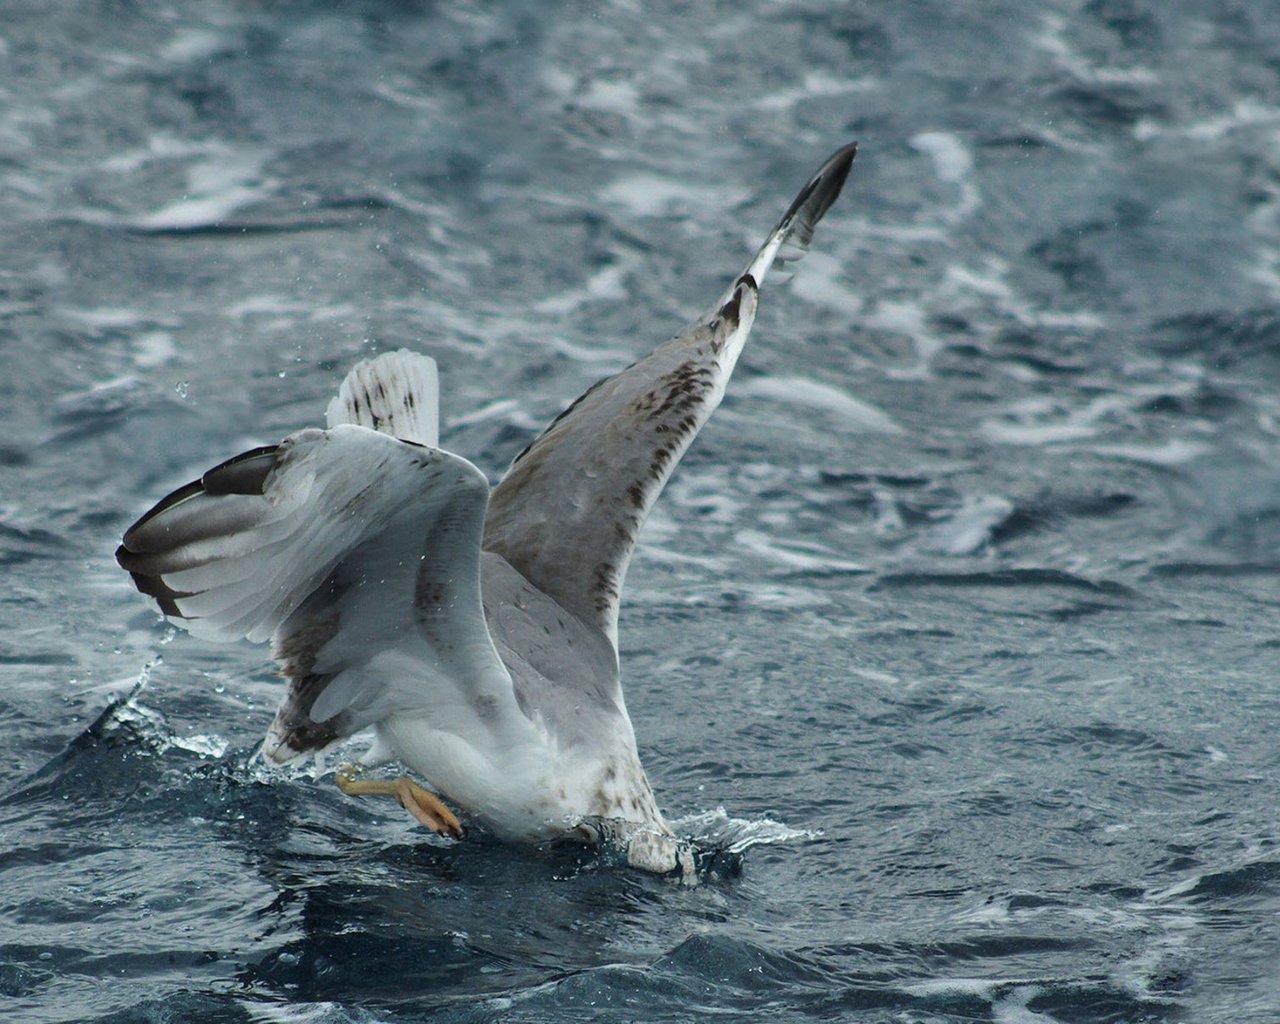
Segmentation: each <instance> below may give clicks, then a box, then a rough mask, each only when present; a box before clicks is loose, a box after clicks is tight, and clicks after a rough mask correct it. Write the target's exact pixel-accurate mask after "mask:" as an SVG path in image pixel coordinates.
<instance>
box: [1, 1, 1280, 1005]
mask: <svg viewBox="0 0 1280 1024" xmlns="http://www.w3.org/2000/svg"><path fill="white" fill-rule="evenodd" d="M1278 11H1280V8H1276V7H1275V6H1274V5H1272V4H1269V3H1264V2H1261V0H1254V2H1246V3H1241V4H1237V5H1234V6H1232V7H1230V8H1227V9H1219V8H1216V7H1214V5H1205V4H1201V3H1194V2H1191V0H1173V2H1169V3H1163V4H1157V3H1154V2H1144V0H1087V2H1066V0H1052V2H1048V3H1042V4H1032V5H1028V4H1015V3H993V4H984V5H955V4H942V3H928V4H901V5H896V6H891V5H879V4H875V5H872V4H859V3H835V2H831V3H815V2H810V3H763V2H759V3H746V4H743V3H737V4H724V5H720V4H704V5H680V4H662V3H655V4H638V3H626V2H616V3H611V4H603V5H570V6H568V7H563V8H557V7H553V5H542V4H535V3H523V4H521V3H512V4H507V5H469V4H432V3H410V2H401V3H395V2H389V0H388V2H374V0H367V2H363V3H352V4H347V5H341V6H339V5H332V4H326V3H318V2H317V3H303V2H299V3H280V4H258V3H250V2H242V3H231V2H200V3H194V2H190V3H179V4H167V5H161V4H155V3H149V2H137V3H130V4H119V3H98V4H95V3H82V4H47V3H35V2H25V3H24V2H22V0H12V2H9V3H7V4H6V5H5V7H4V10H3V12H0V221H2V223H3V229H4V238H5V244H4V245H3V246H0V371H2V372H0V409H3V416H4V426H5V429H4V435H3V438H0V564H2V565H3V566H4V570H5V575H4V587H3V589H2V591H0V727H2V729H3V732H2V733H0V735H2V736H3V739H0V750H3V753H4V757H3V759H0V780H2V781H3V784H4V786H3V796H0V1019H4V1020H6V1021H8V1020H15V1021H23V1022H27V1021H31V1022H36V1021H39V1022H46V1021H48V1022H52V1021H92V1022H98V1024H105V1022H108V1021H110V1022H113V1024H125V1022H128V1024H135V1022H143V1021H166V1022H178V1021H244V1022H249V1021H255V1022H257V1021H270V1022H276V1021H289V1022H306V1024H313V1022H316V1024H318V1022H324V1024H349V1022H361V1024H366V1022H379V1024H383V1022H387V1024H393V1022H394V1024H400V1022H413V1021H425V1020H433V1021H434V1020H443V1021H491V1020H502V1021H579V1020H580V1021H588V1020H590V1021H596V1020H599V1021H615V1020H618V1021H622V1020H637V1021H682V1022H683V1021H694V1020H699V1021H700V1020H704V1019H706V1018H708V1017H711V1016H713V1015H720V1016H722V1017H724V1018H726V1019H732V1020H759V1021H800V1020H814V1019H816V1020H840V1021H867V1022H871V1021H877V1022H878V1021H913V1022H929V1024H941V1022H960V1021H966V1022H967V1021H996V1022H1001V1024H1032V1022H1035V1024H1049V1022H1064V1024H1065V1022H1094V1021H1117V1022H1119V1021H1125V1022H1129V1021H1154V1022H1183V1021H1186V1022H1191V1021H1196V1022H1200V1021H1221V1022H1228V1021H1229V1022H1240V1021H1259V1022H1263V1021H1275V1020H1278V1019H1280V845H1278V839H1280V796H1278V794H1280V743H1278V742H1277V739H1276V736H1277V726H1278V725H1280V684H1278V676H1280V671H1278V669H1277V666H1278V665H1280V615H1278V612H1280V555H1278V554H1277V552H1278V550H1280V70H1278V69H1280V14H1278V13H1277V12H1278ZM850 138H857V139H859V141H860V142H861V151H860V155H859V158H858V164H857V167H856V168H855V171H854V176H853V179H852V180H851V182H850V185H849V187H848V188H847V189H846V192H845V195H844V196H843V197H842V199H841V200H840V203H839V204H838V205H837V206H836V207H835V208H834V209H833V210H832V211H831V213H830V214H829V216H828V219H827V220H826V221H825V222H824V223H823V225H822V230H821V231H820V232H819V236H818V239H817V242H816V244H815V249H814V251H813V253H812V254H811V256H810V257H809V258H808V259H807V260H806V261H805V262H804V263H802V264H800V265H799V266H798V267H797V268H796V272H795V275H794V279H793V280H792V281H791V283H790V284H785V283H782V282H778V281H775V280H773V279H771V280H770V282H769V283H768V286H767V287H766V290H765V294H764V296H763V297H762V303H761V314H760V317H759V320H758V321H757V325H756V332H755V335H754V337H753V341H752V344H751V346H750V347H749V348H748V350H747V352H746V354H745V356H744V358H743V361H742V364H741V365H740V367H739V372H738V376H737V378H736V379H735V381H734V382H733V385H732V387H731V388H730V393H729V396H728V399H727V400H726V403H725V405H724V407H723V408H722V409H721V410H720V412H719V413H718V414H717V417H716V419H715V420H714V421H713V422H712V424H711V425H710V427H709V428H708V429H707V430H706V432H705V433H704V435H703V436H702V437H701V438H700V439H699V441H698V443H697V444H696V445H695V447H694V449H693V450H692V451H691V453H690V454H689V456H688V458H687V460H686V462H685V464H684V465H683V467H682V468H681V470H680V472H679V474H678V475H677V477H676V479H675V480H674V481H673V484H672V486H671V487H670V489H669V490H668V492H667V494H666V496H665V497H664V499H663V501H662V503H661V504H660V506H659V508H658V510H657V512H656V513H655V515H654V517H653V518H652V519H651V521H650V523H649V525H648V527H647V528H646V532H645V536H644V539H643V543H642V547H641V551H640V553H639V555H638V557H637V559H636V561H635V563H634V565H633V567H632V570H631V573H630V576H629V579H628V595H627V604H626V607H625V610H624V614H623V618H622V623H621V645H622V654H623V664H624V675H625V680H626V685H627V693H628V701H629V704H630V707H631V711H632V716H633V718H634V720H635V723H636V729H637V733H638V735H639V738H640V743H641V751H642V755H643V756H644V758H645V760H646V764H647V765H648V768H649V773H650V776H651V778H652V779H653V781H654V784H655V788H656V789H657V791H658V793H659V796H660V799H661V800H662V802H663V805H664V807H665V809H666V811H667V812H668V814H669V815H670V816H671V817H673V818H675V819H678V820H679V821H680V822H681V823H682V824H683V826H684V827H685V828H686V829H687V830H688V831H690V832H701V833H703V834H706V835H713V836H715V837H717V838H718V839H719V840H720V841H722V842H725V843H733V842H735V841H736V842H737V844H738V846H739V848H741V849H743V850H744V851H745V852H743V853H742V855H741V859H740V862H739V866H740V871H739V872H738V873H736V874H733V873H732V872H728V874H730V875H732V877H721V878H719V879H712V880H709V881H708V883H707V884H704V885H701V886H698V887H695V888H688V887H680V886H676V885H673V884H671V883H669V882H665V881H663V880H661V879H656V878H651V877H648V876H644V875H639V874H636V873H634V872H629V871H626V870H620V869H616V868H612V867H609V866H608V865H606V864H603V863H601V862H600V861H599V860H597V859H595V858H593V857H592V855H590V854H589V853H586V852H583V851H575V850H556V851H522V850H516V849H511V848H507V847H503V846H501V845H499V844H497V843H496V842H493V841H491V840H489V839H486V838H485V837H484V835H483V834H480V833H479V832H477V831H475V830H473V831H472V833H471V835H470V836H469V838H468V839H467V840H466V841H465V842H463V843H461V844H457V845H450V844H447V843H445V842H443V841H437V840H435V839H433V838H431V837H429V836H426V835H424V834H423V833H422V832H421V831H420V830H415V829H414V828H412V827H411V823H410V822H409V821H408V819H407V816H404V815H402V814H400V813H399V812H398V811H397V810H396V809H395V808H393V807H390V806H378V805H376V804H373V803H369V802H364V803H360V802H355V801H350V800H347V799H346V798H344V797H342V796H341V795H340V794H338V793H337V792H336V790H335V789H334V788H333V786H332V785H331V784H330V782H329V780H327V779H321V780H319V781H314V780H312V779H311V778H309V777H307V776H306V775H301V776H299V777H296V778H286V777H283V776H280V775H272V774H268V773H266V772H265V771H264V770H263V769H262V768H261V767H259V766H258V765H257V764H256V763H253V762H252V761H251V760H250V756H251V754H252V751H253V749H254V746H255V744H256V743H257V742H258V740H259V738H260V737H261V735H262V733H263V731H264V729H265V727H266V724H267V722H268V720H269V718H270V714H271V710H272V708H273V707H274V704H275V701H276V699H277V696H278V693H277V684H276V683H275V682H274V680H273V678H272V673H271V670H270V668H269V667H268V666H267V665H266V664H265V663H264V661H263V652H262V651H261V650H260V649H257V648H251V647H248V646H247V645H246V646H243V647H232V648H218V647H213V646H210V645H205V644H201V643H198V642H195V641H191V640H189V639H188V638H186V637H185V636H183V635H179V636H177V637H174V636H173V634H172V633H171V631H170V630H169V629H168V628H167V627H166V626H165V625H164V624H162V623H160V622H158V621H157V619H156V616H155V615H154V614H153V613H152V612H151V611H150V610H149V609H148V608H147V607H146V605H145V604H144V602H143V601H142V600H141V599H140V598H139V597H138V596H137V595H136V594H135V593H133V592H132V590H131V588H130V586H129V585H128V582H127V579H126V578H125V577H124V575H123V574H122V573H121V572H119V571H118V570H117V569H116V568H115V566H114V564H113V561H112V557H111V555H112V551H113V549H114V546H115V544H116V543H117V539H118V536H119V534H120V531H121V530H122V529H123V528H124V527H125V526H126V525H127V524H128V523H129V522H131V521H132V519H133V518H134V517H136V515H138V514H139V513H140V512H141V511H142V510H143V509H145V508H146V506H147V505H148V504H149V503H150V502H151V501H152V500H154V499H155V498H156V497H158V496H159V495H160V494H162V493H164V491H165V490H166V489H168V488H170V487H172V486H175V485H177V484H179V483H182V482H183V481H185V480H187V479H189V478H190V477H191V476H192V475H193V474H194V473H196V472H199V471H201V470H202V469H204V468H206V467H207V466H209V465H212V464H213V463H215V462H217V461H219V460H221V459H223V458H225V457H226V456H228V455H231V454H233V453H234V452H236V451H239V450H241V449H243V448H245V447H248V446H250V445H253V444H259V443H263V442H268V441H274V440H277V439H278V438H279V437H281V436H282V435H283V434H284V433H286V432H288V431H290V430H293V429H295V428H297V427H300V426H303V425H307V424H313V423H316V422H318V421H319V420H320V419H321V417H322V413H323V409H324V405H325V403H326V402H327V400H328V397H329V394H330V393H331V391H332V390H333V388H334V387H336V384H337V382H338V380H339V379H340V378H341V376H342V374H343V373H344V372H345V370H346V368H347V367H348V366H349V365H350V364H351V363H352V362H354V361H355V360H356V359H357V358H359V357H360V356H361V355H363V354H366V353H368V352H369V351H372V350H376V349H379V348H394V347H399V346H406V345H407V346H410V347H413V348H417V349H420V350H422V351H426V352H429V353H431V354H432V355H434V356H435V357H436V358H437V359H438V360H439V362H440V364H441V367H442V382H443V387H444V421H445V422H444V426H445V430H444V440H445V443H446V445H447V446H448V447H450V448H452V449H453V450H455V451H458V452H460V453H461V454H464V455H466V456H467V457H469V458H471V459H473V460H475V461H476V462H477V463H478V464H479V465H481V466H482V467H483V468H484V469H485V470H486V471H488V472H490V473H491V475H494V476H495V477H496V475H497V474H499V473H500V472H501V470H502V468H503V467H504V466H505V464H506V462H507V461H508V460H509V459H510V458H511V456H512V455H513V454H514V453H515V452H517V451H519V450H520V448H521V447H522V446H523V445H524V444H525V443H526V442H527V441H528V439H529V437H530V435H531V432H532V431H534V430H535V429H537V427H538V425H539V424H541V423H543V422H545V421H546V420H547V419H548V418H549V417H551V416H552V415H554V414H555V413H556V412H557V411H558V410H559V409H560V408H561V407H562V406H563V405H564V404H565V403H566V402H567V401H569V400H570V399H572V398H573V397H574V396H575V395H576V394H577V393H578V392H579V391H580V390H582V389H583V388H584V387H585V386H587V385H588V384H590V383H591V382H592V381H593V380H595V379H596V378H597V377H599V376H601V375H603V374H605V373H608V372H611V371H613V370H615V369H617V368H619V367H621V366H623V365H625V364H626V363H627V362H629V361H630V360H632V359H633V358H635V357H636V356H637V355H639V354H642V353H643V352H644V351H646V350H647V348H648V347H649V346H651V345H652V344H654V343H656V342H658V341H661V340H663V339H665V338H666V337H667V336H669V335H670V334H672V333H673V332H674V331H675V330H676V329H678V327H679V326H680V325H681V324H682V323H683V322H684V321H685V320H686V319H688V318H689V317H690V316H691V315H693V314H695V313H697V312H699V311H700V310H701V309H702V308H703V306H705V305H706V304H707V303H708V302H709V301H710V300H711V299H712V298H713V297H714V296H716V295H717V294H718V293H719V292H720V290H721V289H722V287H723V286H724V285H725V284H726V283H727V281H729V280H730V279H731V277H732V276H733V275H734V274H735V273H737V272H738V270H739V269H740V268H741V267H742V266H743V265H745V261H746V259H747V257H748V256H749V254H750V252H751V251H752V250H753V249H754V247H755V245H756V244H758V243H759V241H760V240H761V238H762V237H763V233H764V232H765V230H767V228H768V226H769V225H770V224H771V223H772V222H773V220H774V219H775V218H776V216H777V215H778V214H779V213H780V212H781V210H782V209H783V208H784V207H785V206H786V204H787V203H788V202H789V201H790V199H791V197H792V195H793V194H794V192H795V190H796V189H797V188H798V187H799V185H800V184H801V183H802V182H803V181H804V179H805V178H806V176H807V175H808V174H809V173H810V172H811V171H812V170H813V169H814V168H816V167H817V165H818V164H819V163H820V162H821V160H822V159H823V158H824V157H825V156H826V155H827V154H828V153H829V152H830V151H831V150H833V149H834V148H835V147H836V146H838V145H840V144H841V143H843V142H845V141H846V140H847V139H850ZM140 679H142V680H143V681H144V685H143V686H142V688H141V689H139V690H137V692H136V693H135V695H134V696H133V697H132V699H130V700H128V701H123V700H122V699H123V698H124V697H126V696H127V695H128V694H129V693H130V692H131V691H133V690H134V688H135V685H136V684H137V683H138V681H139V680H140ZM393 812H394V813H393ZM767 840H769V841H768V842H766V841H767Z"/></svg>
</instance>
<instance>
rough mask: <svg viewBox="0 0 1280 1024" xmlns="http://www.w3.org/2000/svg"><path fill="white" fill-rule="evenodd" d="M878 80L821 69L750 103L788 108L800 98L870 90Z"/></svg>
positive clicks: (774, 108)
mask: <svg viewBox="0 0 1280 1024" xmlns="http://www.w3.org/2000/svg"><path fill="white" fill-rule="evenodd" d="M880 84H881V83H880V82H879V81H878V80H877V79H874V78H870V77H862V78H837V77H835V76H834V75H829V74H825V73H824V72H821V71H809V72H806V73H805V76H804V81H803V82H801V83H800V84H799V85H796V86H792V87H791V88H790V89H773V90H770V91H769V92H767V93H765V94H764V95H762V96H760V97H758V98H757V99H756V100H755V102H754V103H753V104H752V106H754V107H755V108H756V109H757V110H767V111H784V110H789V109H790V108H791V107H793V106H795V105H796V104H797V103H799V102H801V101H802V100H809V99H817V98H819V97H823V96H847V95H850V94H852V93H858V92H872V91H874V90H876V89H878V88H880Z"/></svg>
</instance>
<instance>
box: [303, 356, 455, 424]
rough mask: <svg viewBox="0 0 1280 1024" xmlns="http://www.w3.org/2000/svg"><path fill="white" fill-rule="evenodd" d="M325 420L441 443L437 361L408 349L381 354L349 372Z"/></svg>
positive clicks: (357, 365) (331, 422)
mask: <svg viewBox="0 0 1280 1024" xmlns="http://www.w3.org/2000/svg"><path fill="white" fill-rule="evenodd" d="M325 419H326V420H327V421H328V424H329V427H330V428H333V427H336V426H338V425H339V424H341V423H351V424H354V425H355V426H358V427H369V428H370V429H371V430H377V431H379V432H380V433H383V434H390V435H391V436H392V437H398V438H400V439H401V440H402V441H414V442H416V443H418V444H425V445H429V446H430V447H432V448H435V447H437V446H438V445H439V443H440V378H439V375H438V374H437V372H436V361H435V360H434V359H432V358H431V357H430V356H424V355H422V354H420V353H418V352H410V351H408V350H407V349H399V350H397V351H395V352H384V353H383V354H382V355H380V356H378V357H376V358H374V359H365V360H363V361H362V362H359V363H357V364H356V365H355V366H354V367H352V369H351V372H350V373H348V374H347V376H346V379H345V380H343V382H342V386H341V387H340V388H338V393H337V395H336V396H334V399H333V401H331V402H330V403H329V408H328V409H327V410H326V411H325Z"/></svg>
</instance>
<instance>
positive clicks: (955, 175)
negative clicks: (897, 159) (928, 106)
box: [910, 132, 973, 184]
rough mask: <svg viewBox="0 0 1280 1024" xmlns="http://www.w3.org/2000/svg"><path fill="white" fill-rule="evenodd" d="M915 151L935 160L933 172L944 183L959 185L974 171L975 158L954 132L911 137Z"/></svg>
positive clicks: (922, 134)
mask: <svg viewBox="0 0 1280 1024" xmlns="http://www.w3.org/2000/svg"><path fill="white" fill-rule="evenodd" d="M910 141H911V146H912V148H913V149H915V150H917V151H919V152H921V153H924V154H925V155H926V156H928V157H930V158H931V159H932V160H933V170H934V173H935V174H937V176H938V177H939V178H941V179H942V180H943V181H947V182H951V183H952V184H959V183H960V182H962V181H964V180H965V179H966V178H967V177H968V176H969V172H970V171H972V170H973V157H971V156H970V155H969V151H968V150H967V149H965V148H964V145H963V144H962V143H961V142H960V137H959V136H958V135H955V134H953V133H952V132H921V133H920V134H918V135H913V136H912V137H911V140H910Z"/></svg>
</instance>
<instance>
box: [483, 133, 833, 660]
mask: <svg viewBox="0 0 1280 1024" xmlns="http://www.w3.org/2000/svg"><path fill="white" fill-rule="evenodd" d="M856 148H857V147H856V145H848V146H845V147H844V148H842V149H840V150H838V151H837V152H836V153H834V154H833V155H832V156H831V157H830V159H828V160H827V162H826V163H825V164H823V165H822V167H821V169H820V170H819V171H818V173H817V174H815V175H814V176H813V177H812V178H811V179H810V180H809V182H808V183H807V184H806V185H805V187H804V188H803V189H801V191H800V194H799V195H798V196H796V198H795V201H794V202H793V203H792V204H791V206H790V208H789V209H788V210H787V212H786V213H785V214H784V215H783V217H782V219H781V220H780V221H779V222H778V224H777V226H776V227H775V228H774V229H773V231H771V232H770V233H769V237H768V239H767V240H766V242H765V243H764V245H763V246H762V247H761V249H760V251H759V252H758V253H757V254H756V256H755V258H754V259H753V260H752V261H751V263H750V265H749V266H748V267H747V270H746V272H745V273H744V274H742V276H740V277H739V278H738V279H737V280H736V281H735V282H734V283H733V285H732V286H731V287H730V288H729V290H728V291H727V292H726V293H725V294H724V295H723V296H722V297H721V299H720V300H719V301H718V302H717V303H716V304H715V305H714V306H712V308H711V309H710V310H709V311H708V312H707V313H706V314H705V315H704V316H703V317H702V318H701V319H699V320H698V321H697V322H695V323H694V324H692V325H690V326H689V327H688V328H687V329H686V330H685V331H684V332H683V333H681V334H680V335H679V336H678V337H676V338H674V339H673V340H671V341H669V342H667V343H666V344H664V345H661V346H660V347H659V348H657V349H656V350H655V351H654V352H653V353H651V354H650V355H649V356H647V357H645V358H644V359H642V360H640V361H639V362H638V363H634V364H633V365H631V366H629V367H628V368H627V369H625V370H623V371H622V372H621V373H618V374H616V375H615V376H612V377H608V378H606V379H604V380H602V381H600V382H599V383H597V384H596V385H594V386H593V387H592V388H591V389H590V390H588V391H587V392H586V393H585V394H584V395H583V396H582V397H581V398H579V399H578V400H577V401H576V402H574V403H573V405H571V406H570V407H569V408H568V409H566V410H565V411H564V412H563V413H561V414H560V416H559V417H558V418H557V419H556V420H554V421H553V422H552V423H551V425H550V426H549V427H547V429H546V430H545V431H543V433H542V434H541V436H539V437H538V439H537V440H535V441H534V442H533V444H531V445H530V446H529V447H528V448H526V449H525V450H524V451H523V452H521V453H520V455H518V456H516V459H515V461H514V462H513V463H512V465H511V468H510V469H509V470H508V471H507V474H506V476H505V477H504V478H503V480H502V482H501V483H499V484H498V486H497V487H496V488H495V489H494V492H493V495H492V497H491V498H490V501H489V512H488V516H487V518H486V520H485V529H484V547H485V550H487V551H492V552H495V553H497V554H499V555H502V556H503V557H504V558H505V559H506V560H507V561H508V562H509V563H511V565H512V566H514V567H515V568H516V569H517V570H519V572H520V573H522V574H523V575H524V577H525V578H526V579H528V580H529V581H530V582H531V583H533V584H534V585H535V586H536V587H538V588H539V589H540V590H542V591H543V592H544V593H546V594H547V595H549V596H550V597H552V598H554V599H555V600H556V601H557V602H559V604H560V605H561V606H562V607H564V608H566V609H568V610H569V611H571V612H573V613H574V614H575V615H577V616H578V617H579V618H581V619H582V620H583V621H584V622H587V623H590V624H593V625H595V626H598V627H599V628H600V629H601V630H603V631H604V632H605V634H606V635H607V636H609V638H610V639H611V640H613V641H614V643H615V647H616V642H617V620H618V599H619V595H620V593H621V589H622V581H623V577H624V576H625V575H626V571H627V565H628V563H629V562H630V560H631V554H632V551H633V550H634V549H635V544H636V536H637V534H638V533H639V531H640V527H641V525H642V524H643V523H644V520H645V516H646V515H648V512H649V509H650V508H651V507H652V506H653V503H654V501H655V500H657V497H658V495H659V494H660V493H661V492H662V488H663V486H664V485H665V484H666V482H667V478H668V477H669V476H670V475H671V472H672V470H673V469H674V468H675V466H676V463H677V462H679V461H680V458H681V456H682V455H684V453H685V450H686V449H687V448H688V447H689V444H690V443H691V442H692V441H693V438H694V436H695V435H696V434H697V433H698V430H699V429H700V428H701V427H702V425H703V424H704V423H705V422H706V421H707V419H708V418H709V417H710V416H711V413H712V412H714V411H715V408H716V406H718V405H719V404H720V399H721V398H722V397H723V395H724V390H725V385H726V384H727V383H728V381H729V375H730V374H731V373H732V372H733V368H734V365H735V364H736V363H737V361H738V356H739V354H740V353H741V352H742V347H743V345H744V344H745V343H746V340H747V335H748V333H749V332H750V330H751V324H752V322H753V321H754V319H755V313H756V296H757V290H758V288H759V285H760V282H761V281H763V279H764V276H765V274H766V273H767V272H768V270H769V268H770V266H772V264H773V263H774V261H775V260H786V259H796V258H799V256H800V255H802V254H803V252H804V250H805V249H806V248H807V247H808V244H809V242H810V240H811V239H812V238H813V231H814V227H815V226H816V225H817V223H818V221H819V220H820V219H821V218H822V215H823V214H824V213H826V211H827V209H828V208H829V207H830V206H831V204H832V203H833V202H835V200H836V197H837V196H838V195H839V194H840V189H841V187H842V186H843V185H844V181H845V179H846V178H847V177H848V175H849V169H850V167H851V166H852V164H853V158H854V153H855V152H856Z"/></svg>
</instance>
